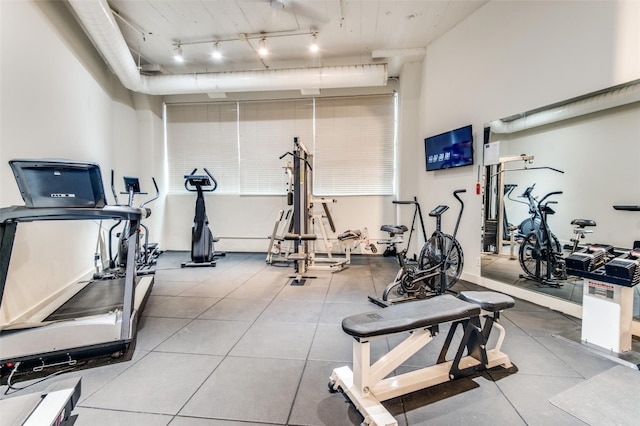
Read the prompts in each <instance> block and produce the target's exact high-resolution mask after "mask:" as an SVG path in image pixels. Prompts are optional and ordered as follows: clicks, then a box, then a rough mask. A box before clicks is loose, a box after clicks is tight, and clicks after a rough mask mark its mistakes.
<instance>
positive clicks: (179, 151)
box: [165, 94, 396, 196]
mask: <svg viewBox="0 0 640 426" xmlns="http://www.w3.org/2000/svg"><path fill="white" fill-rule="evenodd" d="M395 111H396V97H395V95H391V94H390V95H373V96H358V97H343V98H317V99H302V100H273V101H250V102H238V103H228V102H227V103H211V104H170V105H167V107H166V117H165V120H166V128H165V130H166V140H167V155H168V166H169V191H170V192H182V191H184V175H185V174H188V173H190V172H191V171H192V170H193V169H194V168H199V169H201V168H203V167H206V168H207V169H209V171H211V173H212V174H213V175H214V177H215V178H216V180H217V181H218V189H217V191H216V193H223V194H224V193H227V194H245V195H273V194H284V193H285V190H286V181H287V176H286V173H285V170H284V166H285V161H286V160H291V157H290V156H287V157H286V158H283V159H280V158H279V157H280V156H281V155H283V154H285V153H286V152H290V151H292V150H293V138H294V137H297V138H299V140H300V141H301V142H302V143H304V144H305V145H306V146H307V148H308V149H309V150H310V151H311V152H312V154H313V155H314V158H313V161H314V164H313V174H314V179H313V180H314V189H313V192H314V194H315V195H318V196H334V195H389V194H393V191H394V164H395V144H396V141H395V137H396V131H395Z"/></svg>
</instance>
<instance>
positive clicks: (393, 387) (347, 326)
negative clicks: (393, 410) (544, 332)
mask: <svg viewBox="0 0 640 426" xmlns="http://www.w3.org/2000/svg"><path fill="white" fill-rule="evenodd" d="M513 306H514V301H513V299H512V298H511V297H509V296H506V295H503V294H501V293H496V292H492V291H463V292H461V293H460V294H459V295H458V297H457V298H456V297H454V296H452V295H449V294H445V295H441V296H436V297H433V298H431V299H426V300H418V301H415V302H409V303H404V304H399V305H393V306H390V307H388V308H384V309H380V310H377V311H372V312H366V313H362V314H357V315H353V316H350V317H347V318H345V319H344V320H343V321H342V329H343V330H344V332H345V333H347V334H349V335H350V336H352V337H353V338H354V341H353V371H352V370H351V369H350V368H349V367H348V366H344V367H340V368H336V369H334V370H333V373H332V374H331V377H330V381H329V390H330V391H331V392H338V391H340V392H342V393H343V394H344V395H345V396H346V397H347V398H348V399H349V400H350V402H351V403H352V404H353V405H354V407H355V408H356V409H357V410H358V411H359V412H360V414H361V415H362V416H363V417H364V423H363V424H366V425H373V426H396V425H397V424H398V423H397V421H396V420H395V419H394V418H393V416H392V415H391V414H390V413H389V412H388V411H387V410H386V409H385V408H384V406H383V405H382V404H381V402H382V401H386V400H388V399H391V398H395V397H398V396H401V395H405V394H408V393H410V392H415V391H417V390H420V389H424V388H427V387H430V386H434V385H437V384H440V383H445V382H447V381H449V380H454V379H457V378H460V377H465V376H469V375H472V374H475V373H476V372H478V371H481V370H485V369H488V368H493V367H496V366H499V365H502V366H504V367H505V368H509V367H511V366H512V364H511V361H510V360H509V357H508V356H507V355H506V354H504V353H502V352H501V351H500V349H501V346H502V342H503V340H504V335H505V330H504V328H503V327H502V326H501V325H500V324H498V323H497V321H498V320H499V317H500V312H501V311H503V310H504V309H509V308H511V307H513ZM481 316H482V317H483V318H484V324H482V323H481V320H480V317H481ZM445 323H451V328H450V329H449V333H448V334H447V337H446V339H445V342H444V345H443V346H442V349H441V351H440V355H439V356H438V360H437V362H436V364H434V365H432V366H429V367H425V368H422V369H419V370H415V371H411V372H409V373H404V374H400V375H396V376H391V377H387V376H388V375H389V374H390V373H392V372H393V371H394V370H395V369H396V368H398V367H399V366H400V365H401V364H402V363H403V362H405V361H406V360H407V359H409V358H410V357H411V356H412V355H413V354H415V353H416V352H418V351H419V350H420V349H421V348H423V347H424V346H426V345H427V344H428V343H429V342H431V341H432V340H433V338H434V337H435V336H436V335H437V334H438V331H439V330H438V328H439V325H440V324H445ZM494 326H495V327H496V328H497V329H498V331H499V333H500V334H499V336H498V340H497V342H496V344H495V345H494V347H493V348H492V349H490V350H488V349H487V341H488V340H489V335H490V334H491V330H492V329H493V327H494ZM458 327H461V329H462V331H463V336H462V340H461V341H460V344H459V346H458V350H457V352H456V355H455V357H454V358H453V359H452V360H449V361H447V360H446V356H447V351H448V349H449V346H450V345H451V343H452V340H453V338H454V335H455V333H456V330H457V328H458ZM403 332H409V335H408V336H407V338H406V339H405V340H404V341H402V342H401V343H400V344H399V345H398V346H396V347H395V348H393V349H392V350H391V351H390V352H389V353H387V354H386V355H384V356H383V357H382V358H380V359H379V360H378V361H376V362H375V363H373V364H371V359H370V356H371V353H370V341H371V340H373V339H376V338H381V337H387V336H390V335H393V334H397V333H403ZM465 353H466V355H465Z"/></svg>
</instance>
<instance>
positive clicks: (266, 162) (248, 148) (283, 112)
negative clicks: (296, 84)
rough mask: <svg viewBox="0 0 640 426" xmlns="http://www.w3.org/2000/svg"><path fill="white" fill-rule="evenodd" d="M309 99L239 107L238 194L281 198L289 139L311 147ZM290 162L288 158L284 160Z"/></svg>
mask: <svg viewBox="0 0 640 426" xmlns="http://www.w3.org/2000/svg"><path fill="white" fill-rule="evenodd" d="M312 119H313V99H305V100H300V101H269V102H243V103H241V104H240V116H239V128H240V193H241V194H252V195H256V194H284V193H285V191H286V183H287V179H286V174H285V171H284V162H285V159H284V158H283V159H280V158H279V157H280V156H281V155H283V154H284V153H286V152H288V151H289V152H290V151H291V150H293V138H294V137H298V138H299V139H300V140H301V141H308V142H307V144H311V143H312V137H313V120H312ZM288 159H291V157H288Z"/></svg>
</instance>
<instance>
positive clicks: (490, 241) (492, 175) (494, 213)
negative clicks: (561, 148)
mask: <svg viewBox="0 0 640 426" xmlns="http://www.w3.org/2000/svg"><path fill="white" fill-rule="evenodd" d="M533 159H534V156H533V155H526V154H522V155H517V156H513V157H502V158H500V159H499V162H498V164H494V165H489V166H486V174H485V191H484V197H485V199H484V228H483V250H484V251H485V252H491V253H494V254H501V251H502V247H503V246H504V245H505V244H509V245H510V252H511V253H510V255H511V257H512V258H515V257H514V253H513V251H514V247H515V244H516V234H514V232H515V229H513V228H512V229H509V224H508V222H507V221H506V219H505V218H504V215H505V205H504V195H506V194H507V193H508V191H507V189H508V187H509V186H508V185H507V184H505V183H504V175H505V173H506V172H516V171H529V170H543V169H544V170H551V171H554V172H558V173H564V172H563V171H562V170H558V169H555V168H553V167H547V166H541V167H531V166H530V164H531V163H532V162H533ZM514 161H522V162H523V163H524V164H523V166H522V167H520V168H514V169H507V168H506V165H507V164H508V163H511V162H514ZM530 188H531V190H532V189H533V186H532V187H530ZM531 190H529V188H527V191H528V192H529V194H528V196H527V195H526V194H527V191H525V194H523V196H526V198H527V199H528V201H529V206H530V207H529V212H530V214H531V215H532V217H531V221H528V220H526V219H525V221H524V222H523V223H522V224H521V226H522V229H521V230H520V231H519V233H520V234H522V237H525V236H526V235H527V233H528V232H527V231H529V232H531V230H532V229H533V228H535V224H536V219H535V217H533V216H534V215H535V214H536V213H535V212H536V211H537V208H536V206H535V205H534V204H533V203H535V199H533V198H532V197H530V196H531ZM512 201H517V200H513V199H512ZM505 228H506V229H505Z"/></svg>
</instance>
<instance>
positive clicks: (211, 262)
mask: <svg viewBox="0 0 640 426" xmlns="http://www.w3.org/2000/svg"><path fill="white" fill-rule="evenodd" d="M203 170H204V172H205V173H206V175H202V174H196V172H197V171H198V169H193V171H192V172H191V173H190V174H188V175H185V177H184V187H185V189H186V190H187V191H189V192H197V194H198V197H197V198H196V210H195V217H194V219H193V228H192V229H191V261H190V262H183V263H182V265H181V266H182V267H183V268H184V267H188V266H216V261H215V258H216V257H221V256H224V255H225V253H221V252H216V251H215V248H214V243H217V242H218V241H219V238H215V237H214V236H213V233H212V232H211V229H209V218H208V217H207V211H206V206H205V202H204V193H205V192H213V191H215V190H216V189H217V188H218V182H217V181H216V180H215V178H214V177H213V176H212V175H211V173H210V172H209V170H207V169H206V168H203Z"/></svg>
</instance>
